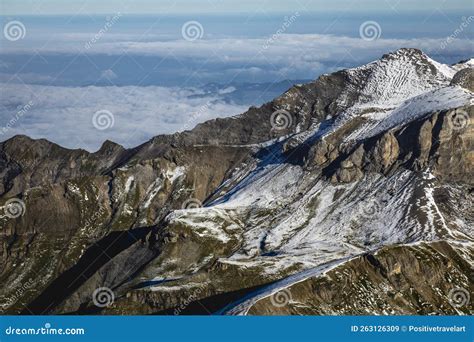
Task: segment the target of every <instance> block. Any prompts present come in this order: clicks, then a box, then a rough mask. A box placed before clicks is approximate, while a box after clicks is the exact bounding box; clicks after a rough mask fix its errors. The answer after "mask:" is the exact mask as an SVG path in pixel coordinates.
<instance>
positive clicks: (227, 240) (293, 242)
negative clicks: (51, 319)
mask: <svg viewBox="0 0 474 342" xmlns="http://www.w3.org/2000/svg"><path fill="white" fill-rule="evenodd" d="M472 70H473V69H472V63H470V61H466V62H464V63H459V64H457V65H454V66H447V65H443V64H440V63H437V62H435V61H433V60H432V59H431V58H429V57H428V56H426V55H425V54H423V53H422V52H421V51H419V50H416V49H401V50H398V51H395V52H393V53H389V54H386V55H384V56H383V57H382V58H381V59H380V60H377V61H374V62H372V63H369V64H367V65H365V66H362V67H359V68H354V69H347V70H341V71H338V72H336V73H333V74H330V75H323V76H321V77H320V78H318V79H317V80H315V81H313V82H310V83H308V84H304V85H298V86H294V87H292V88H291V89H289V90H288V91H287V92H286V93H284V94H283V95H281V96H280V97H278V98H276V99H275V100H273V101H271V102H269V103H267V104H264V105H263V106H261V107H260V108H255V107H252V108H250V109H249V110H248V111H247V112H246V113H243V114H241V115H239V116H236V117H233V118H227V119H216V120H212V121H209V122H205V123H203V124H200V125H198V126H197V127H196V128H195V129H193V130H191V131H186V132H182V133H176V134H173V135H170V136H157V137H155V138H153V139H152V140H150V141H148V142H146V143H144V144H142V145H140V146H138V147H136V148H133V149H124V148H123V147H121V146H119V145H117V144H114V143H112V142H105V143H104V145H103V146H102V147H101V149H100V150H99V151H97V152H95V153H89V152H87V151H83V150H67V149H64V148H62V147H60V146H57V145H55V144H53V143H50V142H48V141H45V140H36V141H35V140H31V139H29V138H27V137H23V136H18V137H15V138H12V139H10V140H8V141H6V142H3V143H1V144H0V176H1V178H0V179H1V182H0V187H1V188H0V190H1V191H0V194H1V199H0V203H4V204H3V210H4V211H5V210H6V212H7V213H8V209H9V208H10V207H9V205H11V204H7V201H10V203H11V200H12V199H17V200H19V201H21V202H19V203H23V205H24V207H22V206H20V209H21V211H22V212H21V215H19V216H18V217H14V218H12V217H11V216H12V215H7V214H5V215H3V216H2V217H1V218H0V220H1V224H2V228H3V229H2V230H1V231H0V234H1V235H0V238H1V240H2V247H1V255H2V258H1V264H2V272H1V273H0V282H1V283H2V284H8V285H6V286H2V291H1V292H0V296H1V298H3V300H2V301H1V302H2V303H3V305H2V307H3V309H4V311H5V312H6V313H24V314H28V313H35V314H42V313H90V312H94V313H106V314H115V313H120V314H148V313H159V312H165V311H166V310H171V312H172V313H175V314H176V313H178V314H179V313H182V312H183V313H185V312H186V310H187V308H188V307H194V306H193V305H192V303H195V302H198V301H199V303H202V302H205V303H206V305H205V306H204V308H207V307H209V309H205V310H203V309H202V305H201V310H200V311H199V309H196V310H197V312H198V313H202V314H206V313H211V312H220V313H225V314H276V313H288V314H300V313H305V314H306V313H309V314H328V313H330V314H359V313H377V314H393V313H405V314H407V313H410V314H412V313H418V314H421V313H423V314H431V313H444V314H448V313H449V314H452V313H457V314H463V313H472V312H473V308H472V304H470V302H469V301H468V303H467V304H466V305H464V306H463V307H457V306H453V305H452V303H451V302H450V298H449V291H450V290H452V289H458V288H459V289H464V290H465V291H467V292H468V293H472V289H473V272H472V271H473V268H472V256H473V253H472V252H473V230H472V229H473V223H474V213H473V209H472V200H473V196H474V193H473V191H472V189H473V188H472V186H473V180H474V177H473V176H474V174H473V173H474V149H473V142H474V128H473V123H472V116H473V108H472V100H473V88H472V84H473V72H472ZM15 216H16V215H15ZM387 218H390V219H389V220H387ZM413 244H420V245H416V246H417V247H410V246H412V245H413ZM420 258H421V259H420ZM374 259H376V260H378V259H380V260H378V261H377V263H374V262H372V261H373V260H374ZM415 259H416V260H421V261H420V267H417V268H415V270H411V269H410V270H408V269H407V268H408V265H409V264H410V263H412V261H413V260H415ZM367 260H369V261H368V262H367ZM394 260H395V261H394ZM395 264H396V265H404V266H403V268H400V270H399V271H397V272H398V273H397V274H399V275H400V276H399V279H398V278H397V279H398V280H397V281H395V278H393V277H391V276H389V275H388V274H389V273H391V272H392V273H393V272H394V270H395V269H398V266H394V265H395ZM425 265H426V267H425ZM443 268H446V276H443V275H442V274H441V273H440V272H437V273H436V274H437V278H436V279H434V278H429V275H430V272H433V271H434V270H435V269H443ZM405 269H406V271H405ZM448 269H449V272H448ZM361 270H364V272H362V271H361ZM347 272H349V274H351V278H350V279H357V281H356V282H355V283H354V284H353V285H351V286H350V287H348V288H340V284H341V281H340V279H343V282H342V284H344V283H347V280H348V279H349V278H347V277H346V273H347ZM407 272H408V273H407ZM341 277H342V278H341ZM443 277H444V278H443ZM428 278H429V279H430V281H429V284H431V285H432V287H431V288H430V289H427V288H425V287H424V286H422V285H423V284H426V282H427V279H428ZM30 280H32V282H33V283H34V285H28V286H27V287H26V288H25V285H24V284H30ZM367 284H370V285H371V286H376V287H377V286H378V287H377V288H378V289H379V290H380V286H381V284H386V285H387V284H389V285H387V286H389V287H390V289H389V290H386V293H385V295H383V296H378V297H377V300H376V302H375V303H376V304H374V303H373V302H371V298H370V294H371V293H372V292H371V291H369V290H368V289H369V287H368V285H367ZM101 288H107V289H110V291H111V293H112V294H113V300H112V301H111V302H110V303H107V304H109V305H105V306H101V305H97V303H96V302H94V293H95V290H97V289H101ZM407 288H408V289H409V290H408V291H411V292H410V296H409V295H408V294H407V292H406V291H407V290H406V289H407ZM19 289H21V291H19ZM382 290H383V289H382ZM281 291H284V294H288V293H290V295H286V296H285V297H284V298H289V299H288V300H285V303H284V305H280V304H281V303H277V304H276V305H275V300H272V299H274V296H275V295H276V294H279V293H280V292H281ZM341 291H342V293H344V294H346V295H345V296H344V298H343V301H342V302H341V301H337V300H335V299H334V294H335V293H340V292H341ZM356 293H359V294H360V296H354V294H356ZM463 293H465V292H463ZM109 294H110V293H109ZM435 294H436V295H435ZM394 296H395V297H396V298H395V297H394ZM294 298H296V299H297V300H296V301H295V300H293V299H294ZM363 301H365V302H364V303H365V304H364V303H363ZM426 303H427V304H426ZM450 303H451V304H450ZM94 304H96V305H94ZM163 310H165V311H163ZM208 311H209V312H208Z"/></svg>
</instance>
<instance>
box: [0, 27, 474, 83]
mask: <svg viewBox="0 0 474 342" xmlns="http://www.w3.org/2000/svg"><path fill="white" fill-rule="evenodd" d="M108 38H111V37H108ZM205 38H206V39H198V40H196V41H191V42H190V41H187V40H185V39H174V40H156V41H154V40H151V41H138V40H130V41H110V40H107V34H105V35H104V39H102V40H99V41H97V42H95V43H94V44H92V45H91V47H90V48H87V49H85V48H84V46H83V45H84V42H86V41H84V42H83V41H82V40H81V39H79V38H78V40H77V41H76V44H73V43H74V42H73V40H68V42H67V43H65V44H62V43H60V42H58V43H55V44H53V45H47V46H45V47H43V48H41V49H39V50H38V53H40V54H45V55H46V54H52V53H54V54H57V53H64V54H71V53H72V54H77V53H83V54H89V55H90V54H105V55H111V56H115V55H117V56H122V55H124V53H126V55H127V56H130V57H133V56H157V57H160V58H164V57H166V59H167V60H173V59H176V60H177V61H179V63H182V62H183V60H193V61H196V60H199V61H201V62H202V63H200V65H202V69H201V70H199V71H200V73H201V74H202V75H205V73H206V72H210V73H213V72H214V71H215V70H208V69H207V68H208V67H209V66H212V65H214V64H215V63H218V64H219V65H225V67H224V68H223V69H219V70H218V72H219V73H223V74H224V76H225V77H226V78H232V77H235V75H237V74H242V73H243V74H247V75H249V77H252V78H253V79H262V77H263V76H264V75H271V78H272V79H275V78H290V79H295V78H301V76H302V75H306V76H310V77H314V76H316V75H317V74H320V73H321V72H328V71H332V70H335V69H339V68H341V67H344V66H348V65H360V64H363V63H366V62H367V61H368V60H370V59H376V58H379V57H380V55H381V54H383V53H387V52H389V51H393V50H396V49H399V48H402V47H416V48H419V49H422V50H423V51H424V52H426V53H427V54H429V55H431V56H432V57H434V58H436V56H438V55H439V56H442V57H443V58H447V57H449V56H455V57H457V56H464V57H465V58H467V57H472V54H473V48H472V46H473V44H474V40H472V39H451V38H449V39H448V38H447V37H446V38H415V39H392V38H384V35H383V31H382V32H381V38H379V39H377V40H374V41H367V40H363V39H361V38H360V37H348V36H335V35H330V34H281V35H275V36H274V37H268V38H245V39H236V38H235V37H229V38H213V37H205ZM71 43H72V44H71ZM28 51H29V50H28V48H27V47H26V48H24V49H23V50H21V49H18V48H15V47H12V46H8V47H6V48H5V49H4V51H3V53H19V52H24V53H28ZM157 63H158V62H157ZM306 78H308V77H306Z"/></svg>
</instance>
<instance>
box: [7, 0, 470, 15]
mask: <svg viewBox="0 0 474 342" xmlns="http://www.w3.org/2000/svg"><path fill="white" fill-rule="evenodd" d="M0 3H1V13H2V14H3V15H18V14H43V15H51V14H103V13H115V12H121V13H124V14H125V13H128V14H131V13H146V14H152V13H160V14H163V13H173V14H191V13H235V12H240V13H242V12H248V13H255V12H258V13H262V12H267V13H272V12H288V11H292V10H294V9H295V8H298V9H301V8H302V7H304V8H306V9H307V10H308V11H317V12H321V11H334V10H336V11H337V10H341V9H347V8H351V10H354V11H366V12H367V11H415V10H426V9H427V8H430V9H433V10H440V11H450V10H466V11H468V12H469V11H472V10H473V9H474V5H473V1H471V0H418V1H413V0H334V1H327V0H238V1H235V0H100V1H98V0H2V1H1V2H0ZM467 14H470V13H467Z"/></svg>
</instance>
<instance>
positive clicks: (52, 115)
mask: <svg viewBox="0 0 474 342" xmlns="http://www.w3.org/2000/svg"><path fill="white" fill-rule="evenodd" d="M0 91H1V92H2V96H1V105H2V107H0V140H2V141H3V140H5V139H7V138H9V137H11V136H14V135H16V134H25V135H28V136H30V137H33V138H46V139H48V140H51V141H53V142H56V143H58V144H60V145H62V146H65V147H69V148H78V147H81V148H85V149H88V150H90V151H95V150H97V149H98V148H99V147H100V146H101V144H102V143H103V142H104V141H105V140H106V139H109V140H112V141H115V142H117V143H120V144H122V145H124V146H127V147H132V146H136V145H138V144H141V143H143V142H144V141H146V140H148V139H150V138H151V137H153V136H155V135H158V134H164V133H173V132H177V131H183V130H187V129H192V128H193V127H194V126H195V125H196V124H197V123H199V122H203V121H206V120H209V119H212V118H216V117H225V116H230V115H235V114H239V113H241V112H243V111H245V110H246V109H247V107H246V106H239V105H234V104H227V103H223V102H222V101H220V100H219V99H218V98H216V97H190V96H192V95H196V94H199V93H200V92H199V90H197V89H178V88H164V87H156V86H150V87H134V86H129V87H93V86H91V87H74V88H69V87H50V86H40V85H20V84H0ZM28 104H30V105H28ZM25 105H26V106H27V107H25ZM23 108H26V109H25V110H23ZM98 111H107V112H110V113H112V115H113V121H114V123H113V126H111V127H109V128H107V129H104V130H99V129H97V128H96V127H95V126H94V122H93V118H94V114H95V113H96V112H98Z"/></svg>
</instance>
